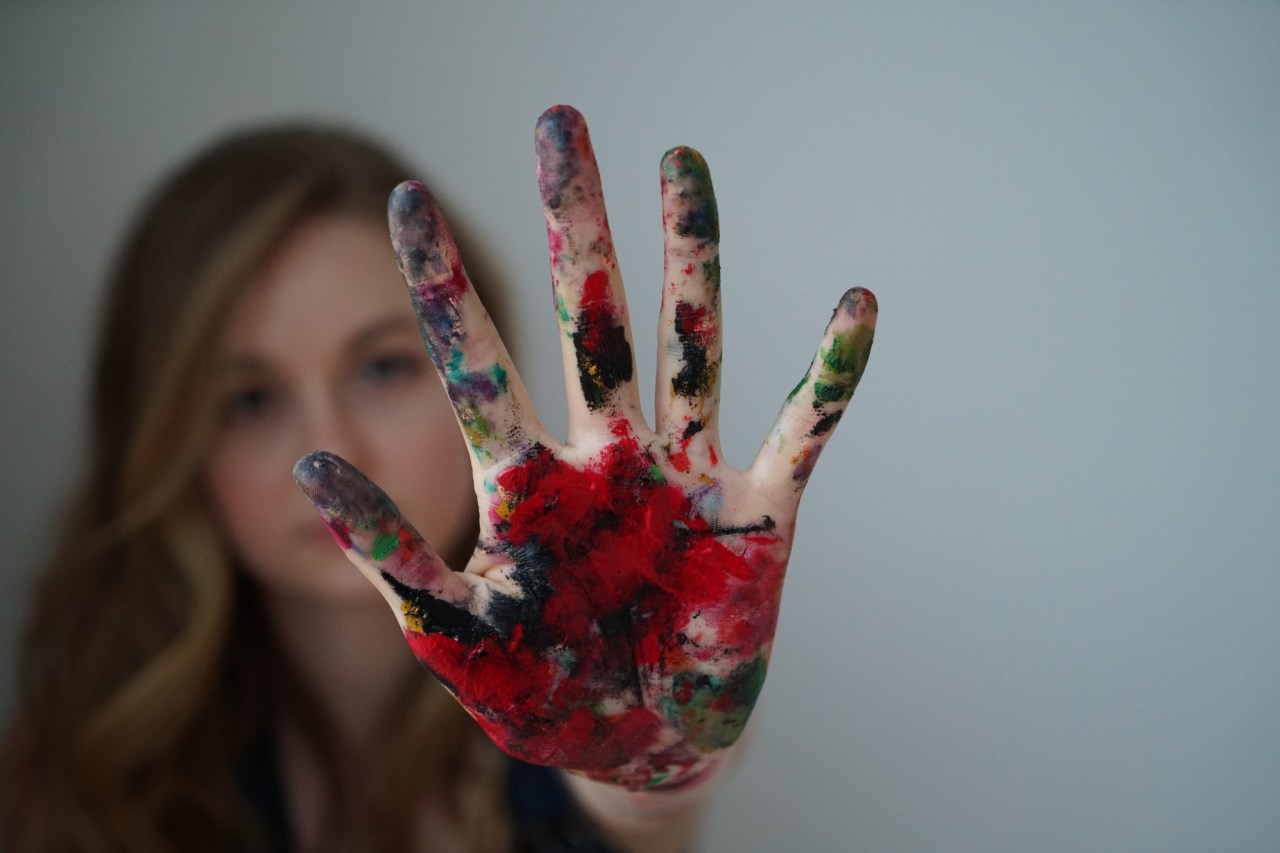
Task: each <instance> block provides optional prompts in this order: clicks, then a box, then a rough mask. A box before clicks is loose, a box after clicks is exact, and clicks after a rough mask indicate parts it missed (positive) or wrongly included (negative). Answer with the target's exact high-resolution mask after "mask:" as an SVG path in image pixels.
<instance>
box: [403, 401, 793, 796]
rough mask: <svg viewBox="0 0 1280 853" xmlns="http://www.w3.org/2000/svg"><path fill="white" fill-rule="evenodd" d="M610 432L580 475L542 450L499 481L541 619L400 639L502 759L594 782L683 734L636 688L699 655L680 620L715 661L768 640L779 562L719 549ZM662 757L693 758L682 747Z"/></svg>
mask: <svg viewBox="0 0 1280 853" xmlns="http://www.w3.org/2000/svg"><path fill="white" fill-rule="evenodd" d="M624 427H625V429H624ZM611 428H612V429H613V431H614V434H615V435H617V436H618V440H617V441H615V442H614V443H613V444H611V445H609V446H607V447H606V448H605V449H604V450H603V451H602V453H601V454H600V456H599V457H598V458H597V460H595V462H594V464H592V465H591V466H590V467H589V468H588V469H587V470H579V469H575V468H573V467H571V466H570V465H568V464H567V463H565V462H563V461H561V460H559V459H556V458H555V457H554V456H553V455H552V454H551V453H550V451H546V450H543V451H542V452H541V453H539V454H537V455H536V456H534V457H532V458H531V459H529V460H527V461H526V462H525V463H524V464H522V465H520V466H519V467H515V468H512V469H509V470H507V471H505V472H504V473H503V474H502V475H500V476H499V477H498V480H497V482H498V487H499V493H500V494H501V495H502V496H503V497H504V498H505V500H506V502H507V504H508V506H510V507H511V512H510V516H509V519H508V523H507V524H506V525H504V528H505V529H503V530H500V531H499V533H500V534H502V535H504V538H505V539H506V540H507V541H509V543H510V544H511V545H512V546H514V547H515V548H521V547H522V546H533V547H535V548H536V549H537V550H539V551H541V552H542V553H545V554H546V555H547V556H548V557H549V558H550V563H549V565H548V567H547V571H546V576H545V578H546V582H547V584H548V585H549V588H550V593H549V595H548V596H547V599H546V602H545V606H544V608H543V611H542V613H541V620H540V622H541V624H540V625H536V626H535V625H530V626H529V627H528V629H527V630H526V629H525V628H524V627H523V626H521V627H519V628H518V629H517V630H516V631H515V632H513V633H511V634H510V635H508V636H507V637H505V638H499V637H496V636H495V637H489V638H487V639H484V640H481V641H480V642H479V643H477V644H476V645H474V646H468V645H466V644H465V643H462V642H460V641H457V640H453V639H450V638H449V637H447V636H445V635H443V634H429V635H425V636H424V635H419V634H414V633H409V635H408V639H409V643H410V645H411V646H413V649H414V651H415V653H417V655H418V656H419V657H420V658H421V659H422V660H423V661H424V662H427V663H428V665H429V667H430V668H431V669H432V670H433V671H435V672H436V673H437V674H438V675H439V676H440V677H441V678H442V679H443V680H444V681H445V682H446V683H447V684H449V685H451V686H452V687H453V689H455V690H456V691H457V692H458V694H459V695H460V696H461V697H463V698H464V699H465V702H466V704H467V705H468V707H469V708H470V709H471V710H472V713H473V715H474V716H475V717H476V719H477V720H478V721H479V723H480V725H481V726H482V727H483V728H484V729H485V731H486V732H487V733H488V734H489V736H490V737H491V738H492V739H493V740H494V741H495V742H496V743H497V744H498V745H499V746H501V747H502V748H503V749H505V750H506V751H508V752H509V753H511V754H512V755H515V756H516V757H518V758H522V759H524V760H527V761H532V762H535V763H539V764H550V765H557V766H563V767H570V768H575V769H578V770H583V771H587V772H588V773H592V774H597V775H602V776H608V775H609V772H610V771H611V770H613V769H615V768H618V767H621V766H623V765H625V764H627V763H629V762H633V761H634V760H635V759H636V758H637V757H639V756H644V755H646V754H653V753H655V752H663V750H662V748H660V747H659V746H658V744H659V742H660V736H661V735H662V733H663V732H670V730H671V729H672V728H673V727H678V726H679V725H682V724H680V723H678V722H677V721H673V720H670V719H665V718H663V716H662V715H661V714H660V713H659V712H658V711H656V710H654V709H655V708H657V707H661V705H660V697H654V696H649V695H646V694H647V692H648V691H649V690H651V689H653V686H654V685H658V686H660V685H663V684H667V685H669V684H670V677H671V676H672V675H673V674H674V673H677V672H681V671H685V672H687V671H690V670H693V669H694V668H695V667H696V666H697V660H696V658H701V659H704V660H705V659H707V657H708V654H709V653H708V650H707V649H705V648H700V647H698V646H697V645H689V646H682V645H681V644H680V641H679V639H678V638H679V636H680V634H681V632H682V631H683V630H684V629H685V628H686V627H687V626H688V625H689V623H690V620H691V619H693V618H694V617H695V616H696V617H698V618H699V619H701V620H702V621H704V622H705V623H706V624H708V625H709V626H711V627H712V628H713V629H714V630H716V631H717V632H718V634H719V642H718V646H719V651H718V653H717V652H715V651H714V650H712V651H711V652H710V654H711V655H718V656H721V657H723V656H726V655H727V656H729V657H730V658H731V659H732V660H733V661H737V660H739V659H741V660H749V659H750V658H751V656H753V655H754V654H756V652H757V650H758V649H759V647H760V646H761V645H762V644H763V643H764V642H766V641H768V640H769V639H770V638H771V637H772V636H773V631H774V626H775V624H776V620H777V603H778V597H779V593H780V587H781V583H782V572H783V568H784V564H783V562H782V561H781V560H779V559H777V556H776V555H777V547H778V544H779V540H778V538H777V537H776V536H769V535H765V534H760V535H756V536H753V537H749V538H748V537H743V536H740V535H738V536H732V537H728V538H727V543H726V541H722V539H721V538H720V537H717V536H716V535H715V533H714V532H713V531H712V530H711V528H710V525H709V524H708V523H707V521H706V520H705V519H704V518H702V517H701V516H699V515H698V514H697V512H696V511H695V508H694V505H693V503H692V501H691V500H690V499H689V497H688V496H686V495H685V494H684V493H683V492H682V491H681V490H680V489H679V488H678V487H676V486H674V485H671V484H670V483H667V482H665V481H657V480H655V479H654V477H653V475H652V473H651V469H652V466H653V464H654V463H653V458H652V456H651V455H650V454H649V452H648V451H647V449H646V448H643V447H641V446H640V444H639V442H638V441H637V440H636V438H635V436H634V434H632V432H631V430H630V428H629V425H627V424H626V421H625V419H616V420H615V422H614V423H613V424H611ZM495 518H496V516H495ZM729 545H732V546H733V547H732V548H731V547H728V546H729ZM569 650H571V651H569ZM606 700H607V701H608V705H607V707H610V708H613V709H616V710H614V711H612V712H606V711H604V710H603V707H606V706H604V705H602V703H604V702H605V701H606ZM730 701H731V700H730ZM721 710H725V709H721ZM727 710H732V708H729V709H727ZM663 754H664V758H663V760H664V761H665V762H667V763H668V764H671V765H673V766H693V765H694V764H696V763H697V762H698V761H700V760H701V756H700V755H699V754H695V752H694V751H693V748H692V747H687V748H685V749H684V751H680V750H676V751H675V752H674V753H672V752H671V750H666V751H665V752H663ZM633 781H634V780H633Z"/></svg>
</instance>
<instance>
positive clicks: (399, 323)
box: [204, 218, 475, 606]
mask: <svg viewBox="0 0 1280 853" xmlns="http://www.w3.org/2000/svg"><path fill="white" fill-rule="evenodd" d="M217 355H218V362H219V368H218V371H219V380H218V389H217V393H218V394H219V400H220V414H219V417H220V419H221V422H220V424H219V426H218V433H217V438H216V440H215V442H214V446H213V449H212V452H211V454H210V456H209V459H208V462H207V465H206V468H205V471H204V480H205V485H206V489H207V492H208V495H209V497H210V499H211V501H212V504H213V509H214V512H215V514H216V515H217V518H218V521H219V523H220V525H221V529H222V531H223V533H224V535H225V536H226V537H227V538H228V539H229V540H230V544H231V546H232V549H233V550H234V552H235V553H236V554H237V556H238V557H239V558H240V560H241V562H242V563H243V564H244V565H245V566H246V568H247V570H248V571H249V573H250V574H251V575H252V576H253V578H254V579H255V580H257V581H258V582H259V583H260V584H261V585H262V586H263V587H264V588H265V589H266V591H267V592H268V593H271V594H279V595H284V596H291V597H301V598H307V599H314V600H317V601H327V602H329V603H332V604H341V603H344V602H351V603H355V602H364V601H370V602H378V603H379V606H383V605H381V601H382V598H381V596H380V595H379V594H378V593H377V592H376V591H375V590H374V588H373V587H372V586H371V585H370V584H369V583H368V582H367V581H366V580H365V579H364V578H363V577H362V576H361V575H360V573H359V572H358V571H357V570H356V569H355V567H353V566H352V565H351V564H350V563H348V562H347V560H346V558H345V557H344V556H343V555H342V552H341V550H340V549H339V548H338V546H337V544H336V543H335V542H334V541H333V539H332V537H331V536H330V535H329V532H328V529H327V528H326V527H325V526H324V524H323V522H321V520H320V518H319V516H318V515H317V514H316V511H315V510H314V509H313V508H312V506H311V504H310V503H309V502H308V501H307V499H306V498H305V497H303V495H302V493H301V492H299V491H298V488H297V486H295V485H294V482H293V476H292V473H291V471H292V468H293V464H294V462H296V461H297V460H298V458H299V457H301V456H303V455H304V454H306V453H309V452H311V451H313V450H328V451H332V452H334V453H336V454H338V455H339V456H341V457H343V458H344V459H346V460H347V461H349V462H351V463H352V464H353V465H355V466H356V467H357V468H359V469H360V470H361V471H363V472H364V473H365V474H366V475H367V476H368V477H369V478H370V479H372V480H373V481H374V482H375V483H377V484H378V485H380V486H381V487H382V488H383V490H384V491H386V492H387V493H388V494H389V495H390V496H391V498H392V500H394V501H395V502H396V504H397V505H398V506H399V507H400V510H401V512H402V513H403V514H404V515H405V517H406V518H407V519H409V521H410V522H412V523H413V524H414V526H415V527H417V529H418V531H419V532H420V533H422V535H423V537H424V538H425V539H426V540H427V541H428V542H429V543H430V544H431V545H432V547H434V548H435V549H436V551H437V552H439V553H440V554H441V555H443V556H445V557H446V558H452V557H455V556H456V555H458V554H459V552H460V551H461V550H465V549H466V548H468V547H469V546H470V544H471V543H470V542H469V541H466V539H467V537H468V535H469V534H470V533H471V532H472V519H473V518H474V515H475V503H474V500H473V498H472V497H471V492H470V488H471V470H470V464H469V461H468V456H467V451H466V447H465V444H464V443H463V440H462V437H461V434H460V432H459V430H458V427H457V425H456V424H455V422H454V419H453V412H452V410H451V408H450V406H449V400H448V398H447V397H446V396H445V393H444V389H443V388H442V386H441V383H440V380H439V378H438V377H437V375H436V373H435V370H434V368H433V367H432V364H431V361H430V359H429V357H428V356H427V354H426V352H425V350H424V349H423V345H422V341H421V338H420V337H419V336H418V328H417V321H416V318H415V317H414V313H413V309H412V306H411V303H410V300H409V296H408V293H407V292H406V289H405V285H404V282H403V280H402V279H401V278H400V274H399V272H398V271H397V269H396V265H395V259H394V256H393V254H392V250H391V245H390V241H389V239H388V237H387V233H386V230H385V228H381V227H379V226H378V225H375V224H373V223H371V222H363V221H359V220H354V219H339V218H325V219H318V220H315V221H313V222H310V223H307V224H304V225H303V226H302V227H300V228H299V229H297V231H295V232H294V234H293V235H292V236H291V237H290V238H289V239H288V240H286V241H285V243H284V244H283V245H282V246H281V247H280V248H279V250H278V251H277V252H276V253H275V254H274V256H272V257H271V258H270V259H269V260H268V262H267V264H266V265H265V266H264V268H263V269H262V270H261V271H260V272H259V273H258V275H257V276H256V277H255V278H254V280H253V281H252V282H251V283H250V286H249V288H248V289H247V291H246V293H245V295H244V296H243V297H241V299H240V302H239V303H238V304H237V305H236V306H235V308H234V310H233V312H232V314H231V316H230V318H229V321H228V323H227V326H226V328H225V330H224V331H223V334H222V338H221V341H220V343H219V346H218V353H217Z"/></svg>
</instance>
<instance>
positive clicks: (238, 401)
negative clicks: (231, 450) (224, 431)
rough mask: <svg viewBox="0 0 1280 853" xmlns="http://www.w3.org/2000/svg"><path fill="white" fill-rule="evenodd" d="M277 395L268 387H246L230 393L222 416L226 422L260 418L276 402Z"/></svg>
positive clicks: (268, 412) (277, 400) (269, 411)
mask: <svg viewBox="0 0 1280 853" xmlns="http://www.w3.org/2000/svg"><path fill="white" fill-rule="evenodd" d="M278 402H279V398H278V395H277V394H276V393H275V392H274V391H272V390H271V389H270V388H266V387H256V386H254V387H248V388H241V389H239V390H238V391H235V392H234V393H232V394H231V395H230V396H229V397H228V398H227V402H226V404H225V405H224V406H223V416H224V418H225V419H226V421H227V422H228V423H249V422H252V421H257V420H261V419H262V418H264V417H266V416H267V415H268V414H270V413H271V411H272V409H273V408H274V407H275V406H276V405H277V404H278Z"/></svg>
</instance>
